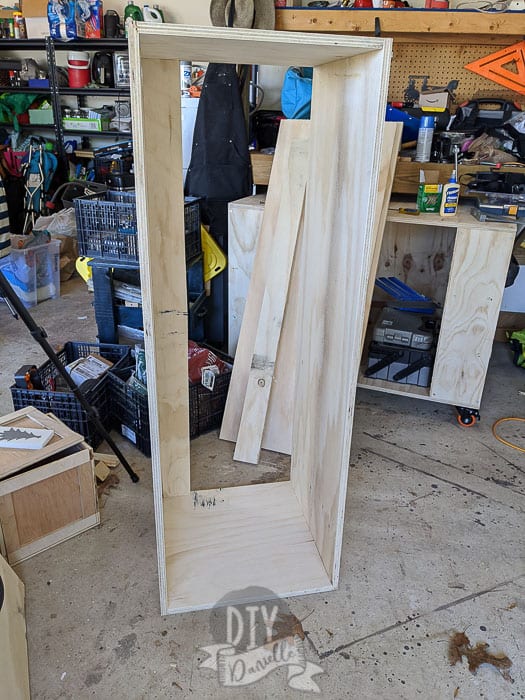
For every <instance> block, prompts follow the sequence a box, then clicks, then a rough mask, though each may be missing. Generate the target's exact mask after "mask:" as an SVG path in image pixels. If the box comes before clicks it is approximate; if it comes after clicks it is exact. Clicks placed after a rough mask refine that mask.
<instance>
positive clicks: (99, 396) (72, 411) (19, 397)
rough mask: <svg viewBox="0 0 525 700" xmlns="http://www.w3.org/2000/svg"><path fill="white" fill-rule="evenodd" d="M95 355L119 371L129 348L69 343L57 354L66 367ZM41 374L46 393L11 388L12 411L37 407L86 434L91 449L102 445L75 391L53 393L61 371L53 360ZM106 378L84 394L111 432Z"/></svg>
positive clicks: (41, 369) (42, 369)
mask: <svg viewBox="0 0 525 700" xmlns="http://www.w3.org/2000/svg"><path fill="white" fill-rule="evenodd" d="M92 353H96V354H98V355H102V357H105V358H106V359H107V360H110V361H111V362H113V363H114V365H113V366H114V367H115V368H118V367H119V366H120V365H121V364H127V360H126V358H127V357H128V355H129V353H130V348H129V346H127V345H111V344H104V343H103V344H99V343H77V342H69V343H66V344H65V345H64V348H63V349H62V350H61V351H60V352H58V353H57V355H58V357H59V359H60V361H61V362H62V363H63V364H69V363H70V362H73V360H78V359H79V358H80V357H87V356H88V355H90V354H92ZM38 374H39V376H40V379H41V381H42V385H43V386H44V387H45V389H44V390H38V389H21V388H19V387H17V386H16V385H13V386H11V398H12V400H13V408H14V409H15V410H18V409H19V408H24V407H26V406H34V407H35V408H38V409H39V410H40V411H42V412H43V413H50V412H51V413H53V414H54V415H55V416H56V417H57V418H59V419H60V420H61V421H62V422H64V423H65V424H66V425H67V426H68V427H69V428H71V430H74V431H75V432H77V433H80V434H81V435H83V436H84V437H85V439H86V441H87V442H89V444H90V445H91V446H92V447H97V446H98V445H99V444H100V443H101V442H102V435H100V433H99V432H98V431H97V430H96V429H95V426H94V423H93V421H92V420H91V419H89V418H88V414H87V412H86V410H85V409H84V408H82V406H81V404H80V402H79V400H78V399H77V398H76V396H75V395H74V394H73V392H72V391H53V389H54V383H55V380H56V377H57V375H58V372H57V370H56V368H55V366H54V365H53V363H52V362H51V360H48V361H47V362H45V363H44V364H43V365H41V366H40V367H39V368H38ZM107 378H108V373H107V372H106V373H105V374H104V376H103V377H102V378H101V380H100V381H99V382H97V383H96V384H95V385H94V386H93V387H91V388H90V389H89V390H88V391H86V392H85V396H86V399H87V400H88V401H89V403H90V404H91V406H93V408H94V409H96V410H97V412H98V415H99V418H100V420H101V421H102V424H103V425H104V427H106V426H107V428H108V429H109V428H110V427H111V426H110V411H109V409H110V406H109V398H108V386H107Z"/></svg>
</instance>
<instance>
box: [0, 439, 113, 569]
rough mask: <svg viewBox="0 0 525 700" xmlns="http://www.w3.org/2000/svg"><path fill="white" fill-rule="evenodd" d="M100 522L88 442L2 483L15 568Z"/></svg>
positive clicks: (3, 520) (3, 523)
mask: <svg viewBox="0 0 525 700" xmlns="http://www.w3.org/2000/svg"><path fill="white" fill-rule="evenodd" d="M99 522H100V516H99V513H98V504H97V496H96V492H95V477H94V464H93V458H92V452H91V448H90V447H89V445H86V444H85V443H82V444H80V445H75V446H74V447H72V448H70V449H69V450H68V451H66V453H61V454H60V456H58V458H57V459H54V460H53V461H50V462H47V463H45V464H41V465H40V466H37V467H34V468H33V469H31V470H29V471H25V472H23V473H21V474H18V475H15V476H11V477H10V478H7V479H3V480H2V481H0V529H1V531H2V536H3V548H4V554H5V555H6V556H7V559H8V561H9V562H10V563H11V564H15V563H17V562H20V561H23V560H24V559H27V558H28V557H30V556H33V555H34V554H38V553H39V552H42V551H44V550H46V549H49V547H51V546H53V545H55V544H58V543H59V542H63V541H64V540H66V539H69V538H70V537H73V535H76V534H79V533H80V532H84V530H87V529H89V528H91V527H94V526H95V525H97V524H98V523H99Z"/></svg>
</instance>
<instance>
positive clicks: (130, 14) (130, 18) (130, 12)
mask: <svg viewBox="0 0 525 700" xmlns="http://www.w3.org/2000/svg"><path fill="white" fill-rule="evenodd" d="M143 19H144V17H143V15H142V10H141V9H140V7H139V6H138V5H135V4H134V2H133V0H129V2H128V4H127V5H126V7H125V9H124V27H125V33H126V36H127V35H128V27H129V24H130V22H142V20H143Z"/></svg>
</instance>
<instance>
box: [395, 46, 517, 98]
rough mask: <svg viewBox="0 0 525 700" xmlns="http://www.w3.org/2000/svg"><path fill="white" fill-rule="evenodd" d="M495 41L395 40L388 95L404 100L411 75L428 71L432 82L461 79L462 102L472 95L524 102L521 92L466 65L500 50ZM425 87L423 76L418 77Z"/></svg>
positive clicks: (434, 84)
mask: <svg viewBox="0 0 525 700" xmlns="http://www.w3.org/2000/svg"><path fill="white" fill-rule="evenodd" d="M498 48H500V47H498V46H494V44H490V45H486V44H482V45H472V44H457V43H456V44H433V43H432V42H431V41H428V42H427V43H424V44H416V43H401V42H396V41H394V50H393V58H392V67H391V70H390V84H389V88H388V99H389V100H399V101H403V95H404V92H405V89H406V87H407V85H408V76H409V75H428V76H430V77H429V80H428V84H429V85H433V86H445V85H447V83H448V82H449V81H450V80H459V85H458V89H457V90H456V101H457V103H458V104H461V103H462V102H465V101H466V100H469V99H472V98H482V97H483V98H492V99H505V100H509V101H511V102H518V104H521V103H524V104H523V106H524V107H525V98H524V97H523V95H520V94H519V93H517V92H513V91H511V90H507V89H505V88H504V87H503V86H501V85H498V84H497V83H494V82H492V80H488V79H487V78H484V77H483V76H481V75H477V74H476V73H473V72H472V71H470V70H465V68H463V66H465V65H466V64H467V63H470V62H471V61H475V60H477V59H478V58H482V57H483V56H488V55H489V54H491V53H494V51H497V50H498ZM416 88H417V89H420V88H421V80H417V81H416Z"/></svg>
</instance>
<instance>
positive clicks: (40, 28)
mask: <svg viewBox="0 0 525 700" xmlns="http://www.w3.org/2000/svg"><path fill="white" fill-rule="evenodd" d="M25 21H26V31H27V38H28V39H45V37H46V36H49V22H48V21H47V17H25Z"/></svg>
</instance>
